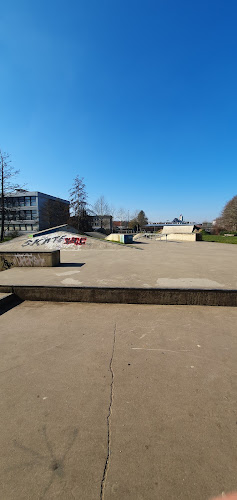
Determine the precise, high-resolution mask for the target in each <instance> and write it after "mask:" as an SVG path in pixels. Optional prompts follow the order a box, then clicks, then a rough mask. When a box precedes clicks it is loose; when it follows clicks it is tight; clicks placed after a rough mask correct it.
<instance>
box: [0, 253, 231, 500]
mask: <svg viewBox="0 0 237 500" xmlns="http://www.w3.org/2000/svg"><path fill="white" fill-rule="evenodd" d="M167 248H168V245H167ZM10 272H11V271H10ZM2 275H4V273H2ZM236 320H237V309H236V308H227V307H225V308H222V307H212V308H209V307H197V306H196V307H190V306H188V307H186V306H148V305H144V306H141V305H140V306H138V305H111V304H109V305H102V304H101V305H99V304H94V305H92V304H75V303H66V304H63V303H47V302H24V303H22V304H21V305H18V306H17V307H15V308H14V309H11V310H10V311H9V312H6V313H5V314H3V315H2V316H1V317H0V343H1V348H0V356H1V364H0V366H1V368H0V372H1V373H0V376H1V399H0V404H1V411H0V427H1V443H0V465H1V468H0V469H1V482H0V498H1V499H4V500H13V499H14V500H15V499H17V500H26V499H34V500H37V499H57V500H58V499H59V500H67V499H68V500H71V499H72V500H74V499H78V500H79V499H80V500H81V499H82V500H84V499H88V500H94V499H96V500H97V499H98V500H101V499H104V500H121V499H129V500H154V499H159V500H171V499H175V500H176V499H180V500H181V499H182V500H190V499H192V500H207V499H209V498H210V497H212V496H213V495H217V494H221V493H222V492H227V491H230V490H234V489H237V475H236V468H237V456H236V444H237V442H236V441H237V436H236V433H237V415H236V393H237V377H236V375H237V373H236V359H237V336H236Z"/></svg>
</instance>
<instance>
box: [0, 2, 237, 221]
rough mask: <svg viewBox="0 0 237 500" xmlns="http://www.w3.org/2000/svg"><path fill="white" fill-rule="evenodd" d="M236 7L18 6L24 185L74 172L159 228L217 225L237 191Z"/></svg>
mask: <svg viewBox="0 0 237 500" xmlns="http://www.w3.org/2000/svg"><path fill="white" fill-rule="evenodd" d="M236 26H237V2H236V0H222V1H220V0H199V1H196V0H193V1H191V0H180V1H177V0H154V1H153V0H142V1H140V0H84V1H81V0H67V1H66V0H64V1H62V0H34V1H32V0H21V1H19V0H11V1H10V2H1V12H0V61H1V64H0V99H1V103H0V116H1V119H0V147H1V148H2V149H3V150H5V151H7V152H9V153H10V154H11V156H12V160H13V163H14V166H15V167H16V168H19V169H20V171H21V173H20V176H19V177H18V181H20V182H22V183H23V182H26V183H27V188H28V189H32V190H38V191H43V192H46V193H49V194H52V195H55V196H60V197H62V198H66V199H68V190H69V188H70V187H71V185H72V182H73V179H74V178H75V176H76V175H77V174H78V175H79V176H80V177H84V180H85V183H86V187H87V191H88V195H89V202H90V203H92V204H93V203H94V202H95V201H96V199H97V198H98V197H99V196H100V195H101V194H103V195H104V196H105V198H106V199H107V201H108V202H109V203H111V204H113V205H114V206H115V207H116V208H119V207H124V209H126V211H127V210H129V211H130V214H131V213H132V212H133V210H135V209H138V210H140V209H143V210H144V211H145V212H146V214H147V216H148V218H149V220H150V221H159V220H167V219H172V218H173V217H175V216H179V215H180V214H181V213H182V214H183V215H184V218H185V219H186V220H196V221H203V220H207V219H208V220H211V219H213V218H215V217H216V216H217V215H219V213H220V211H221V209H222V208H223V206H224V204H225V203H226V202H227V201H228V200H229V199H230V198H232V197H233V196H234V195H236V194H237V168H236V166H237V29H236Z"/></svg>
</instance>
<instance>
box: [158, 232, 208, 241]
mask: <svg viewBox="0 0 237 500" xmlns="http://www.w3.org/2000/svg"><path fill="white" fill-rule="evenodd" d="M166 239H167V240H168V241H201V240H202V235H201V234H199V233H191V234H178V233H176V234H167V236H166V234H161V235H160V237H159V238H156V240H162V241H166Z"/></svg>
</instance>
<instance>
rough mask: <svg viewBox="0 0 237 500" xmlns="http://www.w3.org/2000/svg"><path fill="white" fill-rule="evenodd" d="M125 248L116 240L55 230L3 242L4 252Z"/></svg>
mask: <svg viewBox="0 0 237 500" xmlns="http://www.w3.org/2000/svg"><path fill="white" fill-rule="evenodd" d="M93 249H96V250H108V249H109V250H123V246H122V245H118V244H116V243H114V242H110V241H106V240H100V239H98V238H92V237H90V236H88V235H82V234H78V233H70V232H68V231H65V232H64V231H55V232H50V233H47V234H39V233H37V235H32V236H28V237H27V236H26V235H25V236H20V237H18V238H14V239H13V240H10V241H7V242H5V243H2V244H1V246H0V251H2V252H22V251H24V252H43V251H53V250H73V251H75V250H76V251H79V250H80V251H84V250H93Z"/></svg>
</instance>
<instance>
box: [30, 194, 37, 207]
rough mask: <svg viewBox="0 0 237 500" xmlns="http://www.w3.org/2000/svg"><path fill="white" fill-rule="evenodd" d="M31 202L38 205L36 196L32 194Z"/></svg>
mask: <svg viewBox="0 0 237 500" xmlns="http://www.w3.org/2000/svg"><path fill="white" fill-rule="evenodd" d="M30 204H31V205H32V206H34V205H36V196H31V197H30Z"/></svg>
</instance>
